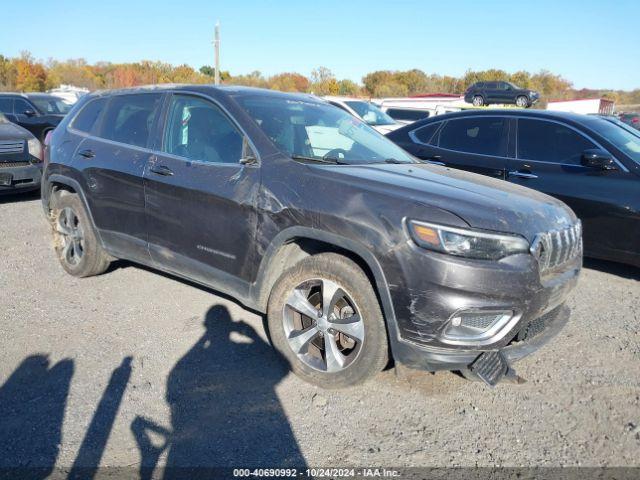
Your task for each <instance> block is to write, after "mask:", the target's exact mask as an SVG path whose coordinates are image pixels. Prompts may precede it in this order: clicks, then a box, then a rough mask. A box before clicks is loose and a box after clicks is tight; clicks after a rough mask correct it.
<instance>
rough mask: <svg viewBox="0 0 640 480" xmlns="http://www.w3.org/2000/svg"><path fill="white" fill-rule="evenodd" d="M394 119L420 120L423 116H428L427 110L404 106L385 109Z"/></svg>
mask: <svg viewBox="0 0 640 480" xmlns="http://www.w3.org/2000/svg"><path fill="white" fill-rule="evenodd" d="M386 113H387V115H389V116H390V117H391V118H393V119H394V120H404V121H409V122H415V121H417V120H422V119H423V118H429V112H428V111H425V110H411V109H405V108H390V109H388V110H387V111H386Z"/></svg>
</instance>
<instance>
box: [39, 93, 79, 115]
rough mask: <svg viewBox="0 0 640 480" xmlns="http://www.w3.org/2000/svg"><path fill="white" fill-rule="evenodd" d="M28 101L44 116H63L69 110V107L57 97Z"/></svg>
mask: <svg viewBox="0 0 640 480" xmlns="http://www.w3.org/2000/svg"><path fill="white" fill-rule="evenodd" d="M29 100H31V101H32V102H33V103H34V104H35V106H36V107H37V108H38V110H40V111H41V112H42V113H44V114H55V115H60V114H62V115H64V114H66V113H67V112H69V110H71V105H68V104H66V103H64V102H63V101H62V99H60V98H57V97H30V98H29Z"/></svg>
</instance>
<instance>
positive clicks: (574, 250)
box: [531, 221, 582, 273]
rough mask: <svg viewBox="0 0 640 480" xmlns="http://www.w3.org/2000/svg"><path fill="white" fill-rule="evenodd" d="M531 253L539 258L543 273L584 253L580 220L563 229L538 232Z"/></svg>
mask: <svg viewBox="0 0 640 480" xmlns="http://www.w3.org/2000/svg"><path fill="white" fill-rule="evenodd" d="M531 254H532V255H533V256H534V257H536V258H537V259H538V265H539V267H540V272H541V273H545V272H547V271H549V270H553V269H555V268H556V267H559V266H561V265H563V264H565V263H567V262H568V261H570V260H573V259H574V258H576V257H577V256H579V255H582V224H581V223H580V222H579V221H578V223H576V224H575V225H573V226H572V227H569V228H565V229H563V230H553V231H551V232H545V233H540V234H538V235H537V236H536V238H535V240H534V241H533V244H532V245H531Z"/></svg>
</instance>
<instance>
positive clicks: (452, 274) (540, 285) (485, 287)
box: [390, 251, 582, 371]
mask: <svg viewBox="0 0 640 480" xmlns="http://www.w3.org/2000/svg"><path fill="white" fill-rule="evenodd" d="M399 258H405V259H407V260H406V262H404V261H402V260H401V268H402V279H404V281H405V282H404V283H403V282H402V281H398V282H397V283H394V288H393V289H392V290H391V294H392V295H391V296H392V301H393V304H394V311H395V314H396V315H395V317H396V322H395V327H396V332H395V334H394V332H390V334H391V335H390V336H391V337H392V342H391V347H392V350H393V356H394V358H395V360H396V361H397V362H399V363H401V364H403V365H406V366H408V367H411V368H419V369H423V370H429V371H437V370H462V369H466V368H467V367H468V366H469V364H471V363H473V362H474V361H475V360H476V358H477V357H478V356H480V355H481V354H482V353H483V352H495V351H500V352H502V353H503V355H504V357H505V359H506V360H507V361H508V362H510V363H511V362H515V361H517V360H519V359H521V358H522V357H524V356H526V355H529V354H530V353H532V352H534V351H535V350H537V349H538V348H540V347H541V346H542V345H544V344H545V343H546V342H548V341H549V340H550V339H551V338H553V337H554V336H555V335H557V333H558V332H559V331H560V330H561V329H562V327H563V326H564V325H565V324H566V322H567V320H568V318H569V313H570V311H569V309H568V308H567V307H566V306H565V305H564V302H565V300H566V297H567V295H568V294H569V292H570V291H571V290H572V289H573V288H574V287H575V285H576V284H577V280H578V277H579V273H580V269H581V266H582V259H581V257H579V256H578V257H577V258H575V259H574V260H572V261H570V262H569V263H568V264H566V265H564V266H563V268H562V270H561V271H559V272H555V274H554V275H553V276H551V277H549V278H544V279H541V278H540V276H539V273H538V268H537V262H536V260H535V259H534V258H533V256H531V255H528V254H520V255H513V256H511V257H507V258H505V259H503V260H501V261H499V262H489V261H476V260H469V259H462V258H459V257H457V258H456V257H452V256H450V255H443V254H435V253H430V252H424V251H414V252H413V254H412V255H408V254H406V253H405V254H403V255H400V256H399ZM472 309H480V310H510V311H512V312H513V315H512V318H511V320H509V321H508V322H506V323H505V324H504V325H503V326H502V327H501V328H500V329H499V330H497V331H495V333H493V334H492V336H491V337H489V338H487V339H484V340H482V341H479V342H473V341H471V342H465V343H464V344H454V343H452V342H450V341H447V339H446V337H445V335H444V333H445V331H446V329H447V327H448V325H449V324H450V322H451V319H452V317H453V316H454V313H456V312H457V311H460V310H472Z"/></svg>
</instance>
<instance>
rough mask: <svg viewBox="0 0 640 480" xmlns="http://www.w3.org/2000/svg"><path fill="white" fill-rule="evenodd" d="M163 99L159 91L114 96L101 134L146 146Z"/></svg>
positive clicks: (110, 138) (114, 139) (130, 143)
mask: <svg viewBox="0 0 640 480" xmlns="http://www.w3.org/2000/svg"><path fill="white" fill-rule="evenodd" d="M161 99H162V95H161V94H159V93H138V94H131V95H116V96H114V97H112V98H111V101H110V102H109V105H108V106H107V110H106V112H105V114H104V115H105V118H104V122H102V132H101V135H100V136H101V137H103V138H106V139H109V140H113V141H115V142H121V143H127V144H129V145H135V146H137V147H146V146H147V143H148V141H149V133H150V132H151V127H152V124H153V119H154V116H155V113H156V111H157V109H158V107H159V106H160V100H161Z"/></svg>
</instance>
